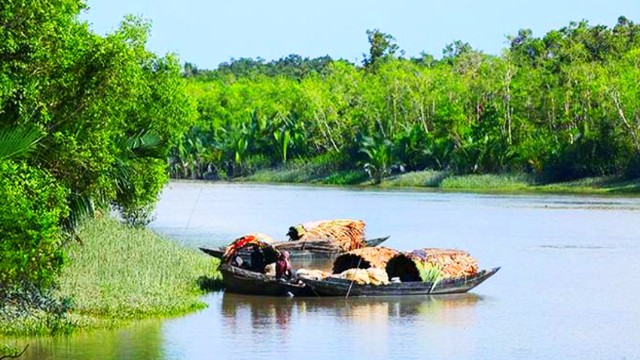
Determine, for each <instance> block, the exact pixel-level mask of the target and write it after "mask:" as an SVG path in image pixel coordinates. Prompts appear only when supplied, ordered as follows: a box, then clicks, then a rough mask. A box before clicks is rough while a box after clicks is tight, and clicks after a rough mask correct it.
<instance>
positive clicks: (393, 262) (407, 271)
mask: <svg viewBox="0 0 640 360" xmlns="http://www.w3.org/2000/svg"><path fill="white" fill-rule="evenodd" d="M425 269H428V270H431V272H436V273H437V274H433V275H436V278H437V279H449V278H458V277H465V276H473V275H475V274H477V272H478V261H477V260H476V259H475V258H473V257H472V256H471V255H470V254H469V253H468V252H466V251H462V250H455V249H432V248H427V249H419V250H414V251H412V252H408V253H402V254H398V255H397V256H395V257H393V258H391V259H389V261H388V262H387V265H386V270H387V274H388V275H389V278H394V277H399V278H400V280H401V281H403V282H404V281H421V280H423V281H426V279H424V271H425Z"/></svg>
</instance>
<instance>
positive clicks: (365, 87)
mask: <svg viewBox="0 0 640 360" xmlns="http://www.w3.org/2000/svg"><path fill="white" fill-rule="evenodd" d="M367 37H368V40H369V44H370V49H369V54H368V55H366V56H365V61H364V63H363V66H358V65H355V64H351V63H349V62H346V61H343V60H340V61H328V62H327V63H326V64H324V65H323V67H322V70H320V71H313V72H304V73H300V75H299V76H290V75H288V73H289V72H290V71H292V69H293V68H295V67H296V66H303V65H301V63H300V62H296V61H292V62H289V63H290V64H292V65H291V66H293V68H287V69H286V70H285V69H284V68H283V69H280V70H277V69H276V68H275V67H270V69H271V70H269V71H265V70H255V71H253V70H252V71H248V70H247V69H249V68H251V69H259V68H260V69H262V68H261V66H263V65H264V61H262V60H260V59H258V60H251V59H243V60H242V61H238V62H232V63H231V64H227V65H223V66H221V67H219V68H218V69H217V70H213V71H209V70H207V71H206V73H207V75H206V76H205V75H195V76H191V77H189V78H188V80H187V86H188V89H189V93H190V95H191V96H192V97H193V98H194V99H195V100H196V101H197V103H198V113H199V118H198V120H197V122H196V126H195V127H194V128H193V129H192V131H190V132H189V133H188V135H186V136H185V138H184V139H183V140H182V144H183V145H182V147H180V146H179V147H178V148H177V150H176V151H175V152H174V154H173V156H172V164H184V166H177V165H176V166H172V174H173V175H174V176H177V177H195V178H201V177H210V178H233V177H237V176H246V175H248V174H250V173H253V172H255V171H256V170H257V169H256V166H255V164H257V163H256V162H252V166H251V167H250V168H249V166H248V165H247V162H246V160H247V159H260V160H261V161H260V163H259V165H258V168H259V166H264V167H273V166H278V165H279V164H281V163H282V162H284V161H285V158H286V161H292V160H295V159H303V160H304V161H314V159H320V158H321V157H322V156H323V155H324V154H327V153H340V154H343V155H344V158H345V160H344V161H342V162H341V164H346V166H345V167H342V165H341V166H340V169H339V170H340V171H342V170H362V167H364V166H365V165H366V166H367V169H368V170H369V171H370V173H371V174H372V178H373V179H374V181H375V182H379V180H380V179H381V178H382V177H385V176H387V175H388V174H389V173H390V172H391V168H392V167H394V168H398V169H402V168H404V169H406V170H409V171H422V170H437V171H446V172H448V173H452V174H459V175H463V174H487V173H514V172H516V173H517V172H524V173H528V174H531V175H533V176H535V177H538V178H539V179H538V180H543V181H549V182H553V181H564V180H570V179H575V178H579V177H584V176H609V175H626V176H636V175H634V174H638V173H639V172H640V170H638V166H637V164H638V163H639V162H640V161H639V160H638V159H640V107H639V106H638V104H639V103H638V101H637V99H638V98H640V85H639V84H640V82H638V81H637V79H639V78H640V66H639V62H638V59H639V55H640V26H639V25H636V24H635V23H633V22H632V21H630V20H629V19H627V18H624V17H621V18H620V19H618V23H617V24H616V25H615V26H614V27H613V28H607V27H605V26H600V25H596V26H591V25H589V24H588V23H587V22H585V21H583V22H579V23H570V24H569V25H568V26H566V27H563V28H561V29H559V30H553V31H550V32H549V33H547V34H546V35H544V36H543V37H541V38H536V37H534V36H533V35H532V32H531V31H530V30H527V29H523V30H520V31H519V32H518V33H517V35H515V36H512V37H510V38H509V39H510V46H509V48H508V49H505V51H504V52H503V53H502V55H500V56H490V55H486V54H483V53H482V52H479V51H477V50H475V49H473V48H472V47H471V45H470V44H468V43H465V42H463V41H455V42H453V43H452V44H450V45H448V46H447V47H446V48H445V49H444V51H443V57H442V59H440V60H435V59H434V58H433V57H432V56H430V55H428V54H422V55H421V57H420V58H418V59H405V58H402V57H397V56H396V52H397V51H398V46H397V45H396V44H395V40H394V38H393V36H391V35H389V34H385V33H383V32H380V31H379V30H370V31H367ZM292 59H298V58H297V57H292ZM295 64H298V65H295ZM245 65H246V66H245ZM199 71H200V72H202V71H203V70H199ZM287 134H288V135H287ZM183 150H184V151H183ZM187 164H188V165H187ZM186 168H188V170H182V169H186Z"/></svg>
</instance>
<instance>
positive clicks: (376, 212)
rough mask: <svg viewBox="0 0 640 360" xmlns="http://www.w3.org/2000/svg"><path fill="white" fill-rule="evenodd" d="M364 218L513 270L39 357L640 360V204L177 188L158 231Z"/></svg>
mask: <svg viewBox="0 0 640 360" xmlns="http://www.w3.org/2000/svg"><path fill="white" fill-rule="evenodd" d="M329 218H356V219H362V220H364V221H365V222H366V223H367V235H368V237H378V236H383V235H391V238H390V239H389V240H388V241H387V242H386V244H385V245H386V246H389V247H394V248H398V249H401V250H410V249H414V248H419V247H426V246H429V247H453V248H460V249H465V250H468V251H469V252H471V254H472V255H474V256H475V257H476V258H478V259H479V262H480V267H481V268H487V267H493V266H502V270H500V272H498V274H496V275H495V276H494V277H493V278H491V279H490V280H488V281H487V282H485V283H483V284H482V285H480V286H479V287H478V288H476V289H474V290H473V291H472V292H471V293H469V294H464V295H456V296H436V297H404V298H400V297H398V298H364V299H356V298H350V299H348V300H345V299H295V298H291V299H289V298H268V297H247V296H238V295H233V294H225V293H224V292H216V293H211V294H209V295H207V296H206V297H205V298H204V299H205V301H206V302H207V303H208V304H209V307H208V308H207V309H205V310H203V311H200V312H197V313H193V314H189V315H187V316H183V317H180V318H175V319H168V320H154V321H146V322H142V323H138V324H136V325H134V326H131V327H129V328H126V329H121V330H118V331H110V332H94V333H90V334H84V335H77V336H72V337H69V338H57V339H42V340H34V341H33V342H32V343H31V347H30V349H29V351H28V353H27V354H28V356H26V358H28V359H268V358H271V359H276V358H277V359H363V358H366V359H400V358H402V359H640V289H638V288H639V286H640V265H639V264H638V261H639V259H640V198H635V197H585V196H556V195H541V196H529V195H527V196H503V195H476V194H457V193H437V192H412V191H375V190H357V189H356V190H353V189H334V188H315V187H302V186H269V185H235V184H234V185H228V184H217V183H216V184H210V183H200V182H198V183H192V182H174V183H172V184H171V185H170V186H168V187H167V188H166V189H165V191H164V193H163V195H162V198H161V200H160V203H159V205H158V209H157V217H156V220H155V221H154V222H153V223H152V224H151V227H152V228H153V229H155V230H156V231H158V232H160V233H164V234H166V235H168V236H169V237H171V238H172V239H174V240H175V241H177V242H180V243H183V244H185V245H186V246H192V247H196V246H199V245H207V246H214V245H221V244H225V243H227V242H228V241H230V240H232V239H234V238H236V237H238V236H240V235H242V234H245V233H249V232H255V231H260V232H264V233H267V234H269V235H271V236H272V237H274V238H279V239H284V237H285V236H284V234H285V233H286V232H287V229H288V227H289V226H290V225H293V224H297V223H300V222H305V221H310V220H318V219H329Z"/></svg>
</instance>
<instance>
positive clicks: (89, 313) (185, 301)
mask: <svg viewBox="0 0 640 360" xmlns="http://www.w3.org/2000/svg"><path fill="white" fill-rule="evenodd" d="M79 239H80V241H79V242H74V243H73V244H72V245H70V248H69V251H68V254H69V255H68V258H67V265H66V267H65V268H64V270H63V272H62V274H61V276H60V278H59V280H58V284H59V286H58V289H57V290H55V291H54V293H53V294H51V295H52V296H51V297H52V298H53V299H56V300H55V301H57V302H59V303H61V304H64V307H65V308H68V310H66V311H61V312H60V313H58V314H55V313H50V312H46V311H43V310H33V309H24V308H18V307H13V308H12V307H8V309H6V310H5V311H3V312H0V336H2V335H19V336H32V335H49V334H58V333H70V332H73V331H77V330H80V329H82V330H89V329H96V328H113V327H118V326H123V325H126V324H127V323H128V322H130V321H132V320H136V319H143V318H152V317H167V316H176V315H180V314H184V313H187V312H190V311H193V310H197V309H201V308H203V307H205V304H204V303H203V302H202V301H201V300H200V297H201V295H202V294H203V293H204V291H203V288H204V287H205V285H206V284H207V283H210V282H211V281H212V280H213V281H215V279H217V278H218V277H219V273H218V272H217V262H216V261H215V260H213V259H212V258H211V257H209V256H206V255H204V254H200V253H199V252H198V251H197V250H195V249H189V248H185V247H182V246H180V245H178V244H176V243H174V242H171V241H169V240H167V239H165V238H162V237H161V236H159V235H157V234H156V233H154V232H152V231H150V230H146V229H134V228H131V227H128V226H125V225H122V224H121V223H119V222H118V221H116V220H114V219H111V218H108V217H104V218H102V219H96V220H90V221H87V222H86V223H85V224H84V225H83V226H82V227H81V228H80V229H79Z"/></svg>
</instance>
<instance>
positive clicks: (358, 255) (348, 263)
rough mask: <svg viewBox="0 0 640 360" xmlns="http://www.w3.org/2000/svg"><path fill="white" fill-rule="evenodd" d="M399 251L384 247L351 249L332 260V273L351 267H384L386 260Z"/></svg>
mask: <svg viewBox="0 0 640 360" xmlns="http://www.w3.org/2000/svg"><path fill="white" fill-rule="evenodd" d="M398 254H399V252H398V251H396V250H393V249H389V248H385V247H364V248H361V249H356V250H351V251H349V252H347V253H344V254H342V255H340V256H338V257H337V258H336V260H335V261H334V262H333V273H335V274H339V273H341V272H343V271H345V270H347V269H351V268H361V269H367V268H378V269H384V268H385V267H386V266H387V262H388V261H389V259H391V258H392V257H394V256H396V255H398Z"/></svg>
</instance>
